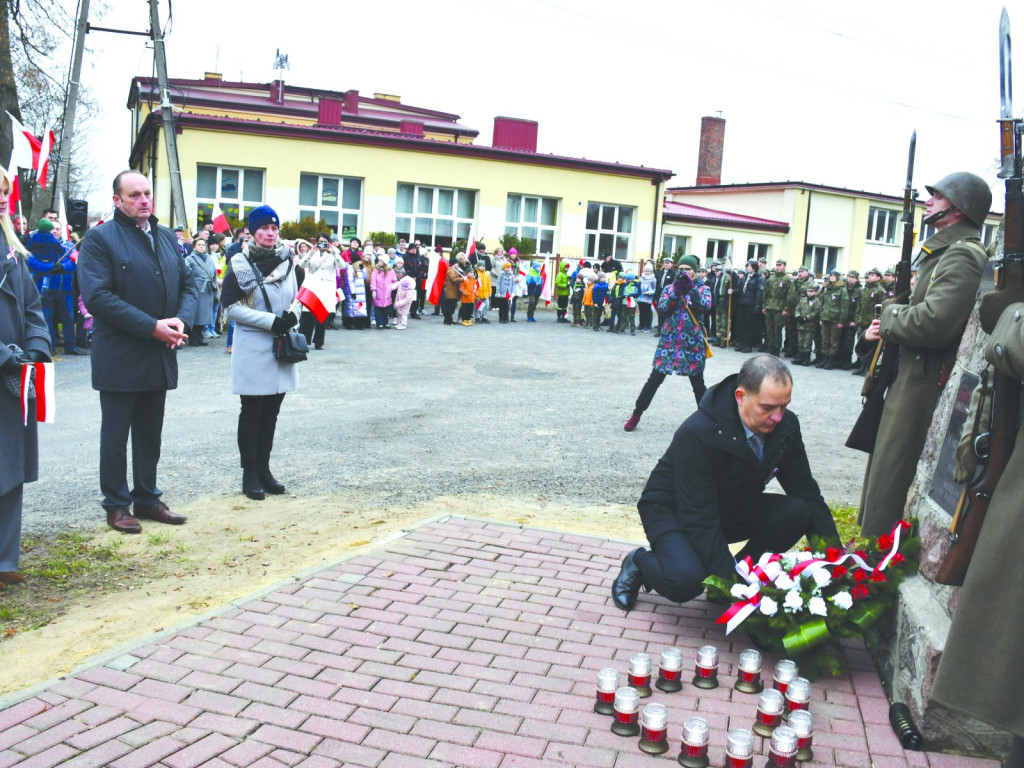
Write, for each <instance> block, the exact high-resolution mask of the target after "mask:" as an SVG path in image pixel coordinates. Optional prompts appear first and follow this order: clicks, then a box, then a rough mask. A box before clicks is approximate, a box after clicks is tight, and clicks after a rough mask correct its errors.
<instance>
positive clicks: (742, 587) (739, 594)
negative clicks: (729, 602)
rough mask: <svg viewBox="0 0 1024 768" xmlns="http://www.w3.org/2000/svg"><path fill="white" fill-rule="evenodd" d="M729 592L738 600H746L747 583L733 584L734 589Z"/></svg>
mask: <svg viewBox="0 0 1024 768" xmlns="http://www.w3.org/2000/svg"><path fill="white" fill-rule="evenodd" d="M729 594H731V595H732V596H733V597H735V598H736V599H737V600H744V599H746V597H747V585H746V584H733V585H732V589H730V590H729Z"/></svg>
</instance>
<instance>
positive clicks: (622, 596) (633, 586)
mask: <svg viewBox="0 0 1024 768" xmlns="http://www.w3.org/2000/svg"><path fill="white" fill-rule="evenodd" d="M643 551H645V550H644V548H643V547H638V548H637V549H634V550H633V551H632V552H630V553H629V554H628V555H626V557H625V558H623V560H622V569H621V570H620V571H619V575H618V576H617V577H616V579H615V581H613V582H612V602H613V603H615V606H616V607H617V608H619V609H620V610H623V611H631V610H633V606H635V605H636V598H637V595H639V594H640V587H642V586H643V583H644V577H643V576H642V575H641V574H640V568H639V567H638V566H637V564H636V562H635V561H634V558H635V557H636V555H637V553H639V552H643Z"/></svg>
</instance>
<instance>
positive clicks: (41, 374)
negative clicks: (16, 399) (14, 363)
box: [21, 363, 57, 425]
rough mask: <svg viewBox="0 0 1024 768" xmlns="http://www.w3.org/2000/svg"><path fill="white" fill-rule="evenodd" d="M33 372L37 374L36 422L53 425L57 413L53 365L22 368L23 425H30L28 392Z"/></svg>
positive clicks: (34, 364)
mask: <svg viewBox="0 0 1024 768" xmlns="http://www.w3.org/2000/svg"><path fill="white" fill-rule="evenodd" d="M33 370H35V374H36V421H37V422H41V423H47V424H52V423H53V422H54V421H55V418H56V412H57V407H56V403H55V401H54V396H53V363H26V364H25V365H23V366H22V367H21V418H22V424H23V425H27V424H28V414H29V408H28V390H29V384H30V382H31V381H32V373H31V372H32V371H33Z"/></svg>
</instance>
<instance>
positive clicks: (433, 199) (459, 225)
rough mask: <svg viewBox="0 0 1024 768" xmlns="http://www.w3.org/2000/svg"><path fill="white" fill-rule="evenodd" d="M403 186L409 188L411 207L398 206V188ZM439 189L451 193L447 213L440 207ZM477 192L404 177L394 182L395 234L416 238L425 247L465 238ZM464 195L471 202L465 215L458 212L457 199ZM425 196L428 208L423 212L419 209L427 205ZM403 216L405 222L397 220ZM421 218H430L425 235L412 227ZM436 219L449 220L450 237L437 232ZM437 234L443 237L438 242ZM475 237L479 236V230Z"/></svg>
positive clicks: (440, 191)
mask: <svg viewBox="0 0 1024 768" xmlns="http://www.w3.org/2000/svg"><path fill="white" fill-rule="evenodd" d="M403 186H406V187H412V190H413V195H412V210H411V211H399V210H398V202H399V191H400V189H401V187H403ZM443 193H451V195H452V212H451V213H450V214H447V213H442V212H441V211H440V207H441V206H440V203H441V199H442V197H443ZM478 194H479V192H478V190H475V189H463V188H461V187H440V186H437V185H435V184H413V183H412V182H404V181H400V182H398V187H396V189H395V236H396V237H404V238H405V239H406V240H408V241H409V242H413V241H414V240H419V241H420V242H421V243H422V244H423V245H424V246H425V247H427V246H429V247H433V246H435V245H441V246H442V247H447V248H451V247H452V245H454V243H455V241H457V240H466V239H468V238H469V233H470V229H471V228H472V226H473V222H474V221H475V220H476V210H477V195H478ZM465 196H468V198H469V200H470V202H471V205H472V211H471V212H470V215H469V216H462V215H460V214H459V203H460V202H461V201H462V199H464V197H465ZM428 199H429V207H430V211H429V212H426V211H423V210H421V209H422V208H423V207H424V206H426V205H427V203H428ZM403 220H404V221H405V222H407V223H406V224H405V225H403V224H402V223H401V222H402V221H403ZM425 221H429V222H430V234H429V235H425V233H417V231H416V229H417V222H425ZM438 222H450V223H451V229H452V235H451V237H448V236H447V235H443V234H442V235H438V234H437V229H438V227H437V224H438ZM439 237H441V238H443V240H442V241H441V242H440V243H439V242H438V238H439ZM477 238H479V234H478V235H477Z"/></svg>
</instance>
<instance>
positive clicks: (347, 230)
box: [299, 172, 366, 243]
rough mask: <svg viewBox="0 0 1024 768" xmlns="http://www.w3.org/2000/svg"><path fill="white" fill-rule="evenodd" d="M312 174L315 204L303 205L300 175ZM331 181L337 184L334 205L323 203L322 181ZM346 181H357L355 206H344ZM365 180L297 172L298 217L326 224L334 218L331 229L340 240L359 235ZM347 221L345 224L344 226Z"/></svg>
mask: <svg viewBox="0 0 1024 768" xmlns="http://www.w3.org/2000/svg"><path fill="white" fill-rule="evenodd" d="M303 176H312V177H314V178H316V180H317V181H316V205H304V204H303V202H302V177H303ZM325 181H333V182H336V183H337V185H338V199H337V204H336V205H324V182H325ZM346 182H358V183H359V203H358V206H357V207H356V208H346V207H344V205H343V203H344V200H345V184H346ZM365 183H366V182H365V180H364V179H361V178H359V177H358V176H333V175H330V174H320V173H304V172H303V173H300V174H299V218H300V219H306V218H309V217H310V216H312V217H313V220H314V221H316V222H319V221H320V220H321V219H322V220H325V221H327V224H328V226H330V224H331V221H330V220H331V219H334V226H332V227H331V230H332V231H333V232H334V233H335V234H336V235H338V237H339V239H340V240H341V241H342V242H346V243H347V242H348V241H349V240H351V239H352V238H353V237H359V235H358V234H357V233H359V232H360V231H361V229H360V219H361V218H362V216H361V212H362V203H363V189H364V185H365ZM346 222H347V226H346Z"/></svg>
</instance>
